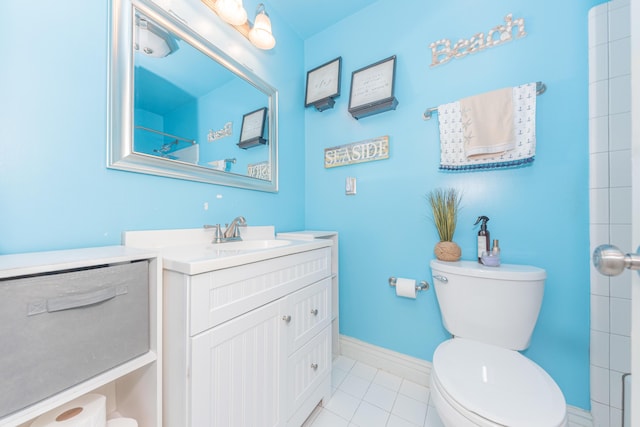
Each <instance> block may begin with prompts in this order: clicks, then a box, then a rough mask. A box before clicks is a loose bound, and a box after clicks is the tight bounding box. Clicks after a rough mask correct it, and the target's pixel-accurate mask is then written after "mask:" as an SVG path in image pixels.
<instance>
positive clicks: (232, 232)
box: [222, 216, 247, 242]
mask: <svg viewBox="0 0 640 427" xmlns="http://www.w3.org/2000/svg"><path fill="white" fill-rule="evenodd" d="M245 225H247V221H246V220H245V219H244V217H243V216H238V217H235V218H234V219H233V221H231V224H229V225H227V226H225V229H224V233H223V234H222V239H223V241H225V242H228V241H230V240H242V238H241V237H240V230H238V227H239V226H245Z"/></svg>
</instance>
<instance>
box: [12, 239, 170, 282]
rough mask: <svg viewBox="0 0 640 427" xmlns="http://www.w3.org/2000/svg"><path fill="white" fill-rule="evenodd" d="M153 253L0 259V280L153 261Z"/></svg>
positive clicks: (73, 252) (74, 252) (104, 250)
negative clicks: (146, 259)
mask: <svg viewBox="0 0 640 427" xmlns="http://www.w3.org/2000/svg"><path fill="white" fill-rule="evenodd" d="M157 256H158V252H157V251H153V250H142V249H136V248H130V247H126V246H101V247H94V248H82V249H67V250H59V251H47V252H30V253H23V254H12V255H1V256H0V279H6V278H9V277H18V276H26V275H31V274H40V273H47V272H52V271H60V270H71V269H75V268H82V267H90V266H94V265H102V264H113V263H118V262H127V261H131V260H138V259H145V258H155V257H157Z"/></svg>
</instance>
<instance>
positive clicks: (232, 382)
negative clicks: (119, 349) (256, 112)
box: [124, 227, 333, 427]
mask: <svg viewBox="0 0 640 427" xmlns="http://www.w3.org/2000/svg"><path fill="white" fill-rule="evenodd" d="M247 229H248V230H250V231H255V229H257V230H258V231H257V232H254V233H251V232H249V233H247V232H246V230H247ZM247 229H245V235H248V236H247V237H248V238H247V237H243V238H244V240H243V241H237V242H229V243H219V244H212V243H211V238H212V231H210V230H204V229H202V230H200V229H198V230H170V231H139V232H127V233H125V235H124V242H125V244H126V245H131V246H136V247H145V248H154V249H156V250H159V251H160V252H161V254H162V259H163V266H164V271H163V295H164V307H163V316H164V332H163V343H164V364H163V402H164V403H163V407H164V412H163V418H164V425H165V426H166V427H206V426H211V427H213V426H216V427H223V426H224V427H233V426H260V427H262V426H265V427H266V426H269V427H272V426H291V427H294V426H295V427H299V426H300V425H301V424H302V423H303V422H304V420H305V419H306V418H307V417H308V416H309V414H310V413H311V412H312V411H313V409H314V408H315V407H316V406H317V404H318V403H319V402H320V401H321V400H323V399H325V398H327V399H328V397H329V396H330V387H331V384H330V382H331V380H330V379H331V359H332V357H331V341H332V330H331V322H332V297H331V293H332V292H331V288H332V269H331V265H332V257H331V246H332V244H333V242H332V240H330V239H307V240H293V239H275V238H274V234H273V227H256V228H253V227H247ZM265 233H266V234H265Z"/></svg>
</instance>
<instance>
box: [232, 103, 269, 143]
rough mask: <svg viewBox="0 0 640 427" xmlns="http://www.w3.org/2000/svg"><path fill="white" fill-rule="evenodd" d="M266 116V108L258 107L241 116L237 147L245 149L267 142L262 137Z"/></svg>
mask: <svg viewBox="0 0 640 427" xmlns="http://www.w3.org/2000/svg"><path fill="white" fill-rule="evenodd" d="M266 116H267V109H266V108H260V109H258V110H255V111H252V112H250V113H247V114H245V115H244V116H243V117H242V130H241V131H240V142H238V147H240V148H244V149H247V148H251V147H255V146H258V145H265V144H266V143H267V140H266V139H264V138H263V135H264V123H265V118H266Z"/></svg>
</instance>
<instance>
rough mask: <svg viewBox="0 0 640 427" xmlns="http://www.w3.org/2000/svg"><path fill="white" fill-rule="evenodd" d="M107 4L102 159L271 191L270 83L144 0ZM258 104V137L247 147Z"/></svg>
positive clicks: (274, 179) (273, 122) (274, 161)
mask: <svg viewBox="0 0 640 427" xmlns="http://www.w3.org/2000/svg"><path fill="white" fill-rule="evenodd" d="M110 7H111V13H110V19H111V22H110V26H109V28H110V37H109V39H110V46H109V55H110V58H109V76H108V82H109V95H108V101H109V106H108V108H107V111H108V120H107V130H108V135H107V167H109V168H112V169H119V170H125V171H130V172H138V173H145V174H151V175H159V176H165V177H170V178H178V179H186V180H192V181H199V182H206V183H211V184H219V185H227V186H232V187H240V188H247V189H251V190H260V191H269V192H277V191H278V129H277V126H278V125H277V124H278V92H277V90H276V89H275V88H274V87H272V86H271V85H269V84H268V83H267V82H265V81H264V80H262V79H261V78H260V77H258V76H257V75H255V73H253V72H252V71H250V70H248V69H247V68H246V67H245V66H243V65H241V64H239V63H238V62H237V61H235V60H234V59H233V58H231V57H230V56H229V55H227V54H226V53H224V52H223V51H222V50H221V49H220V48H219V47H217V46H215V45H214V44H213V43H211V42H210V41H209V40H207V39H206V38H204V37H202V36H201V35H199V34H198V33H197V32H196V31H194V30H193V29H192V28H190V27H189V26H188V25H187V23H186V22H183V21H182V20H180V19H178V18H176V17H175V16H173V15H172V14H171V13H168V12H167V11H165V10H164V9H162V8H160V7H159V6H157V5H156V4H154V3H153V2H151V1H149V0H111V1H110ZM212 19H215V17H214V16H213V15H212ZM261 109H265V111H266V117H265V124H264V131H263V135H262V136H261V137H260V138H261V141H264V142H261V143H260V144H252V145H251V146H250V147H249V148H247V145H246V144H244V145H243V144H239V143H240V136H241V129H242V121H243V118H244V117H245V115H247V114H249V113H251V112H254V111H257V110H261Z"/></svg>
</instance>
